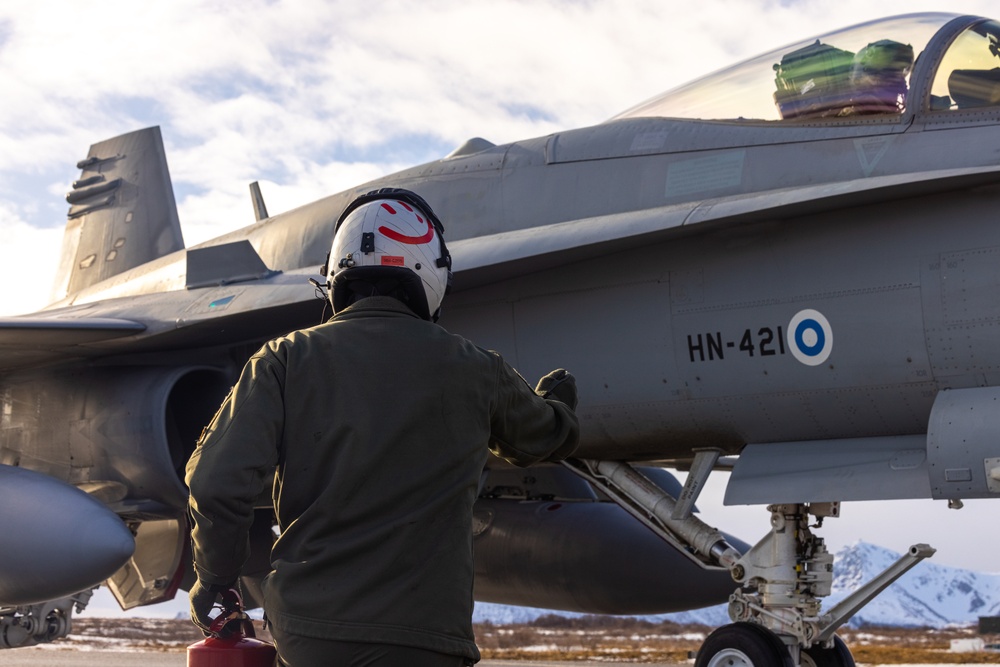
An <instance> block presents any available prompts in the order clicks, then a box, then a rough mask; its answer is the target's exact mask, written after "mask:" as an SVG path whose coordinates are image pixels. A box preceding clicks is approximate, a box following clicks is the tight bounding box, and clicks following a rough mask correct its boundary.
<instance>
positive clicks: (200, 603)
mask: <svg viewBox="0 0 1000 667" xmlns="http://www.w3.org/2000/svg"><path fill="white" fill-rule="evenodd" d="M234 586H236V582H235V581H234V582H233V583H232V584H229V585H226V586H220V585H218V584H214V585H211V586H209V585H206V584H203V583H202V582H201V580H198V581H196V582H195V584H194V586H192V587H191V590H190V592H188V600H189V601H190V603H191V622H192V623H194V624H195V625H197V626H198V627H199V628H201V631H202V632H204V633H205V635H206V636H207V635H208V634H209V628H210V627H211V625H212V617H211V616H209V614H211V613H212V609H214V608H215V603H216V602H221V598H222V594H223V592H225V591H227V590H229V589H230V588H233V587H234Z"/></svg>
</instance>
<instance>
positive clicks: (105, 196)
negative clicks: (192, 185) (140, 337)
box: [52, 127, 184, 301]
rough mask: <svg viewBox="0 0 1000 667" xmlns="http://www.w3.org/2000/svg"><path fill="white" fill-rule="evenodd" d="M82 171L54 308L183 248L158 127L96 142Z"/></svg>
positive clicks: (75, 190) (74, 192) (73, 193)
mask: <svg viewBox="0 0 1000 667" xmlns="http://www.w3.org/2000/svg"><path fill="white" fill-rule="evenodd" d="M77 167H79V168H80V169H81V170H82V173H81V174H80V178H79V180H77V181H74V183H73V189H72V190H70V191H69V192H68V193H67V194H66V201H68V202H69V204H70V207H69V212H68V213H67V217H68V218H69V220H68V222H67V223H66V233H65V236H64V237H63V247H62V255H61V259H60V264H59V266H60V267H61V268H63V269H64V270H63V271H60V273H59V275H58V276H57V277H56V282H55V285H54V287H53V291H52V296H53V300H54V301H58V300H61V299H63V298H65V297H67V296H69V295H71V294H75V293H76V292H79V291H80V290H82V289H84V288H87V287H90V286H91V285H94V284H96V283H99V282H101V281H102V280H106V279H108V278H111V277H113V276H115V275H117V274H119V273H122V272H123V271H128V270H129V269H133V268H135V267H137V266H140V265H142V264H145V263H146V262H149V261H152V260H154V259H157V258H159V257H162V256H163V255H166V254H169V253H172V252H175V251H177V250H182V249H183V248H184V239H183V236H182V235H181V226H180V221H179V220H178V219H177V204H176V202H175V201H174V190H173V186H172V185H171V183H170V172H169V171H168V170H167V158H166V154H165V152H164V150H163V139H162V138H161V136H160V128H159V127H150V128H146V129H144V130H138V131H136V132H130V133H128V134H123V135H121V136H119V137H115V138H113V139H108V140H106V141H102V142H100V143H96V144H94V145H93V146H91V147H90V152H89V153H88V154H87V158H86V159H84V160H81V161H80V162H78V163H77Z"/></svg>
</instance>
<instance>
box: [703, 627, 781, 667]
mask: <svg viewBox="0 0 1000 667" xmlns="http://www.w3.org/2000/svg"><path fill="white" fill-rule="evenodd" d="M694 667H793V663H792V656H791V654H789V652H788V649H787V648H785V645H784V643H782V641H781V640H780V639H778V635H776V634H774V633H773V632H771V631H770V630H768V629H767V628H765V627H762V626H760V625H756V624H754V623H732V624H730V625H724V626H722V627H721V628H718V629H717V630H715V632H713V633H712V634H710V635H709V636H708V637H706V638H705V643H703V644H702V645H701V650H699V651H698V658H697V659H696V660H695V663H694Z"/></svg>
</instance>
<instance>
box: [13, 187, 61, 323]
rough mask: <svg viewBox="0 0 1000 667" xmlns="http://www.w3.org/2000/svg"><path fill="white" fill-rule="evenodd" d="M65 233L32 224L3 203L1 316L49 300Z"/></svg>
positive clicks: (25, 311)
mask: <svg viewBox="0 0 1000 667" xmlns="http://www.w3.org/2000/svg"><path fill="white" fill-rule="evenodd" d="M62 236H63V232H62V230H61V229H53V228H48V229H39V228H37V227H32V226H31V225H29V224H28V223H26V222H25V221H24V220H22V219H21V217H20V216H19V215H18V213H17V212H16V211H14V210H13V209H11V208H9V207H8V206H6V205H5V204H4V203H3V202H0V239H3V246H2V248H3V252H2V264H0V284H2V285H3V300H2V301H0V316H2V315H19V314H22V313H30V312H32V311H35V310H38V309H39V308H41V307H42V306H44V305H45V304H47V303H48V302H49V296H50V294H51V292H52V284H53V282H54V279H55V275H56V270H57V267H58V262H59V249H60V247H61V244H62Z"/></svg>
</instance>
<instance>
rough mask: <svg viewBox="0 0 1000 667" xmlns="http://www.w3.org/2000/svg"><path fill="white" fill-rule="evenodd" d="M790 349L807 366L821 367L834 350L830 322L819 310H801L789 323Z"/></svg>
mask: <svg viewBox="0 0 1000 667" xmlns="http://www.w3.org/2000/svg"><path fill="white" fill-rule="evenodd" d="M788 349H789V350H791V351H792V355H793V356H794V357H795V358H796V359H798V360H799V361H801V362H802V363H804V364H805V365H806V366H819V365H820V364H821V363H823V362H824V361H826V360H827V358H828V357H829V356H830V352H831V351H832V350H833V330H832V329H831V328H830V322H829V321H828V320H827V319H826V318H825V317H823V314H822V313H820V312H819V311H817V310H800V311H799V312H797V313H796V314H795V317H793V318H792V321H791V322H789V323H788Z"/></svg>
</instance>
